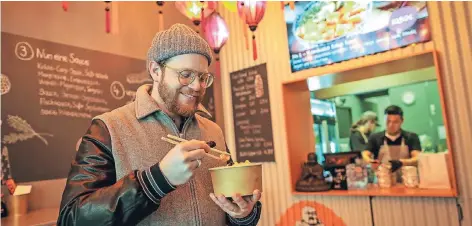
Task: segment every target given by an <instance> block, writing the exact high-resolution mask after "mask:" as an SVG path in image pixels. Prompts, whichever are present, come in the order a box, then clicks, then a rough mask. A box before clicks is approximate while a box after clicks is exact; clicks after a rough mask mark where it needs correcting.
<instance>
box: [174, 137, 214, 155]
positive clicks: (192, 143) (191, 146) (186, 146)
mask: <svg viewBox="0 0 472 226" xmlns="http://www.w3.org/2000/svg"><path fill="white" fill-rule="evenodd" d="M178 145H179V146H180V150H182V151H193V150H196V149H203V150H204V151H205V152H206V153H208V152H210V146H208V144H206V143H205V142H204V141H199V140H189V141H186V142H181V143H180V144H178Z"/></svg>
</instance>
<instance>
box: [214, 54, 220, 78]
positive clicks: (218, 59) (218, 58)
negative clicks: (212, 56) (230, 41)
mask: <svg viewBox="0 0 472 226" xmlns="http://www.w3.org/2000/svg"><path fill="white" fill-rule="evenodd" d="M218 52H219V51H218ZM215 53H216V51H215ZM215 70H216V77H218V78H220V75H221V74H220V73H221V68H220V55H219V54H218V53H217V54H216V60H215Z"/></svg>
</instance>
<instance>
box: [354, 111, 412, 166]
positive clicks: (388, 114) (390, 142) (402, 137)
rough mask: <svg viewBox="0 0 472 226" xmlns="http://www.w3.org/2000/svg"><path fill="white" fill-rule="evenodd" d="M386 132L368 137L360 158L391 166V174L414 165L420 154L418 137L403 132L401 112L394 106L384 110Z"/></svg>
mask: <svg viewBox="0 0 472 226" xmlns="http://www.w3.org/2000/svg"><path fill="white" fill-rule="evenodd" d="M385 122H386V130H385V131H382V132H378V133H374V134H372V135H371V136H370V137H369V142H368V143H367V147H366V149H365V150H364V151H363V152H362V158H363V159H364V160H365V161H366V162H371V163H374V162H376V163H387V162H390V163H391V164H392V172H394V171H396V170H397V169H398V168H400V167H401V166H403V165H406V166H409V165H416V164H417V161H418V159H417V158H418V155H419V153H420V152H421V144H420V139H419V138H418V135H417V134H416V133H413V132H409V131H406V130H403V129H402V128H401V126H402V124H403V110H402V109H401V108H400V107H398V106H395V105H391V106H389V107H387V108H386V109H385Z"/></svg>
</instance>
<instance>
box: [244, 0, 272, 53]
mask: <svg viewBox="0 0 472 226" xmlns="http://www.w3.org/2000/svg"><path fill="white" fill-rule="evenodd" d="M265 8H266V2H265V1H255V0H246V1H238V13H239V16H240V17H241V18H242V19H243V21H245V22H246V24H247V25H248V26H249V29H250V30H251V31H252V56H253V59H254V60H256V59H257V47H256V36H255V35H254V32H255V31H256V29H257V25H258V24H259V22H261V20H262V18H263V17H264V13H265Z"/></svg>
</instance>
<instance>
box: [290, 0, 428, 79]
mask: <svg viewBox="0 0 472 226" xmlns="http://www.w3.org/2000/svg"><path fill="white" fill-rule="evenodd" d="M294 5H295V7H294V8H293V9H292V8H290V7H289V6H285V8H284V18H285V23H286V27H287V35H288V37H287V38H288V49H289V53H290V66H291V70H292V72H297V71H301V70H305V69H309V68H316V67H321V66H325V65H329V64H333V63H338V62H342V61H346V60H350V59H354V58H358V57H362V56H366V55H371V54H375V53H380V52H384V51H389V50H392V49H396V48H399V47H404V46H407V45H410V44H413V43H421V42H426V41H430V40H431V31H430V25H429V23H430V22H429V18H428V16H429V15H428V7H427V2H425V1H311V2H307V1H296V2H294Z"/></svg>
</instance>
